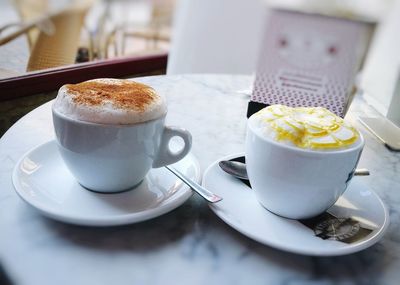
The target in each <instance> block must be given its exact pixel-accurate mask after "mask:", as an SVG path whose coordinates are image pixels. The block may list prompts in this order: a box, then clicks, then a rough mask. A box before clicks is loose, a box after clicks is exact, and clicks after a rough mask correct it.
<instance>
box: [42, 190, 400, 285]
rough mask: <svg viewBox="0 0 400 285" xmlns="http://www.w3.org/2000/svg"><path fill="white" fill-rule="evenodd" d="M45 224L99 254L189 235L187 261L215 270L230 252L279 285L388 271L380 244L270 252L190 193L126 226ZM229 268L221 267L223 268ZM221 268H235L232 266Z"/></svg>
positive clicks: (354, 280) (365, 278) (357, 278)
mask: <svg viewBox="0 0 400 285" xmlns="http://www.w3.org/2000/svg"><path fill="white" fill-rule="evenodd" d="M45 221H46V222H45V223H46V226H47V227H48V228H49V229H50V230H52V231H53V232H55V233H56V234H57V235H58V236H59V238H60V239H64V240H65V241H67V242H70V243H73V244H75V245H78V246H82V247H87V248H91V249H95V250H99V251H105V252H107V251H109V252H116V251H133V252H138V253H146V252H149V251H156V250H157V249H162V248H165V247H166V246H168V245H169V244H173V243H175V242H176V241H179V240H181V239H183V238H187V237H188V236H190V238H189V240H190V243H191V244H190V245H189V246H188V247H187V248H186V249H187V250H186V251H185V252H184V253H183V254H185V256H186V257H187V258H189V259H193V258H197V257H198V258H204V256H208V259H207V262H209V263H213V264H214V265H216V266H221V264H220V263H218V262H217V261H216V260H223V257H224V255H229V258H232V254H235V256H236V260H235V262H234V263H232V264H236V266H237V265H239V264H246V262H245V261H246V259H253V260H254V259H255V260H257V263H258V262H260V263H261V266H265V269H266V270H265V272H264V273H263V272H260V274H265V275H266V278H267V275H268V274H271V270H272V271H273V270H275V269H276V268H279V270H284V271H285V272H288V274H286V275H287V276H284V277H282V278H284V279H285V282H286V283H285V284H300V283H301V282H306V283H307V282H311V281H312V282H317V281H318V282H322V284H337V283H339V284H342V283H343V284H371V285H372V284H381V283H382V280H381V279H380V278H382V275H384V274H385V271H387V270H389V269H390V270H392V269H391V268H390V265H391V264H393V263H394V262H393V259H395V257H394V256H393V254H391V253H390V252H388V249H387V248H385V247H384V246H383V245H382V244H381V243H378V244H376V245H374V246H372V247H370V248H368V249H366V250H363V251H361V252H358V253H355V254H351V255H345V256H339V257H311V256H303V255H298V254H292V253H288V252H284V251H280V250H276V249H274V248H271V247H268V246H265V245H263V244H261V243H258V242H256V241H253V240H252V239H250V238H247V237H246V236H244V235H242V234H240V233H239V232H237V231H235V230H234V229H232V228H230V227H229V226H228V225H226V224H225V223H224V222H223V221H222V220H220V219H219V218H218V217H217V216H216V215H215V214H214V213H213V212H212V211H211V210H210V209H209V208H208V206H207V204H206V203H205V202H204V201H203V200H202V199H201V198H199V197H197V196H196V195H194V196H193V197H192V198H190V199H189V200H188V201H187V202H186V203H184V204H183V205H182V206H180V207H178V208H177V209H175V210H174V211H172V212H170V213H168V214H166V215H163V216H161V217H158V218H155V219H152V220H149V221H146V222H141V223H137V224H133V225H128V226H117V227H104V228H102V227H80V226H73V225H68V224H63V223H59V222H55V221H53V220H50V219H46V220H45ZM218 239H221V240H222V241H224V239H225V240H226V239H229V240H230V242H227V243H226V244H227V246H225V245H224V242H222V246H221V241H219V242H218V243H215V242H216V241H217V240H218ZM232 243H233V244H234V245H235V244H236V246H235V247H234V253H232V252H229V253H228V251H232V247H231V245H232ZM205 252H206V253H205ZM207 254H208V255H207ZM231 261H232V260H231ZM216 262H217V263H216ZM241 262H244V263H241ZM232 264H231V263H229V264H222V266H227V267H229V266H232ZM247 264H252V263H251V262H250V263H247ZM226 270H237V267H234V268H233V267H232V268H226ZM266 280H268V279H266ZM318 282H317V283H318ZM346 282H347V283H346ZM301 284H303V283H301ZM307 284H308V283H307ZM313 284H314V283H313ZM318 284H319V283H318Z"/></svg>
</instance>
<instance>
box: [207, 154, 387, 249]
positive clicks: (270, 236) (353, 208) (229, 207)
mask: <svg viewBox="0 0 400 285" xmlns="http://www.w3.org/2000/svg"><path fill="white" fill-rule="evenodd" d="M239 156H243V154H238V155H231V156H229V157H225V158H223V159H221V160H228V159H232V158H235V157H239ZM218 162H219V161H217V162H215V163H213V164H212V165H211V166H210V167H208V169H207V170H206V171H205V173H204V176H203V185H204V186H205V187H206V188H207V189H209V190H210V191H212V192H214V193H215V194H217V195H219V196H222V197H223V198H224V199H223V200H222V201H221V202H218V203H215V204H210V208H211V210H212V211H214V212H215V214H216V215H217V216H219V217H220V218H221V219H222V220H223V221H225V222H226V223H227V224H228V225H230V226H231V227H233V228H234V229H236V230H237V231H239V232H241V233H242V234H244V235H246V236H248V237H250V238H252V239H254V240H256V241H258V242H260V243H263V244H266V245H269V246H271V247H275V248H277V249H281V250H285V251H289V252H293V253H299V254H305V255H315V256H333V255H344V254H349V253H353V252H357V251H360V250H362V249H365V248H367V247H369V246H371V245H373V244H374V243H376V242H377V241H379V239H381V238H382V236H383V234H384V232H385V230H386V229H387V227H388V224H389V214H388V211H387V209H386V207H385V206H384V204H383V202H382V201H381V199H380V198H379V197H378V196H377V195H376V194H375V193H374V192H373V191H371V190H370V189H368V187H367V186H365V185H364V184H363V183H362V181H361V180H362V179H363V178H362V177H354V178H353V180H352V182H351V184H350V185H349V187H348V189H347V190H346V192H345V194H344V195H343V196H342V197H341V198H340V199H339V200H338V201H337V202H336V204H335V205H334V206H332V207H331V208H330V209H329V210H328V212H329V213H330V214H332V215H334V216H335V217H338V218H342V217H343V218H348V217H351V218H352V219H354V220H356V221H358V222H360V224H361V227H362V228H367V229H370V230H372V231H371V232H369V234H368V235H366V236H363V238H362V239H360V240H358V241H355V242H354V243H345V242H343V241H336V240H329V239H325V240H324V239H322V238H320V237H318V236H316V235H315V234H314V230H313V229H312V228H309V227H307V226H305V225H304V224H302V223H300V222H299V221H296V220H290V219H285V218H282V217H279V216H277V215H275V214H272V213H271V212H269V211H267V210H266V209H265V208H263V207H262V206H261V204H259V203H258V201H257V200H256V198H255V196H254V195H253V192H252V190H251V189H250V188H249V187H248V186H246V185H245V184H244V183H243V182H241V181H240V180H239V179H236V178H234V177H232V176H230V175H229V174H227V173H225V172H224V171H222V170H221V169H220V168H219V166H218ZM310 203H312V201H310ZM366 231H368V230H366Z"/></svg>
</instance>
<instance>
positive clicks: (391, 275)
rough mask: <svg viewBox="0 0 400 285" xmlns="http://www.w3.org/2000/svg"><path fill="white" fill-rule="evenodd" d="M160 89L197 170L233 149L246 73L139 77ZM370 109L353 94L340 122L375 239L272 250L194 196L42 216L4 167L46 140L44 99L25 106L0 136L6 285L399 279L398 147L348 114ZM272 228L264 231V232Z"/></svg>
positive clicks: (0, 255)
mask: <svg viewBox="0 0 400 285" xmlns="http://www.w3.org/2000/svg"><path fill="white" fill-rule="evenodd" d="M140 81H141V82H145V83H149V84H151V85H153V86H155V87H156V89H158V90H159V91H160V92H162V93H163V94H165V96H166V97H167V100H168V104H169V114H168V117H167V122H168V124H171V125H179V126H182V127H184V128H187V129H189V130H190V131H191V133H192V134H193V153H194V154H195V155H196V156H197V157H198V159H199V161H200V165H201V168H202V171H204V170H205V168H206V167H207V166H208V165H209V164H210V163H212V162H213V161H215V160H216V159H218V158H220V157H222V156H226V155H229V154H232V153H239V152H243V150H244V145H243V142H244V135H245V126H246V118H245V114H246V108H247V101H248V96H247V95H245V94H243V93H242V92H238V90H245V89H247V88H248V87H249V86H250V84H251V77H246V76H223V75H218V76H217V75H186V76H174V77H169V78H167V79H166V78H165V77H148V78H141V79H140ZM359 115H370V116H374V115H376V113H375V111H374V109H373V108H372V107H371V106H368V105H367V104H366V103H365V102H364V100H363V98H361V97H357V98H356V99H355V101H354V103H353V104H352V107H351V110H350V113H349V115H348V119H349V120H351V121H353V122H354V123H355V124H356V126H357V127H358V128H359V129H360V130H361V132H362V133H363V134H364V136H365V139H366V147H365V150H364V152H363V155H362V158H361V161H360V165H359V166H360V167H366V168H369V169H370V171H371V176H370V177H365V183H366V184H367V185H368V186H369V187H370V188H371V189H372V190H374V191H375V192H376V193H377V194H378V195H379V196H380V197H381V198H382V199H383V200H384V201H385V202H386V204H387V206H388V208H389V210H390V216H391V224H390V226H389V229H388V231H387V233H386V235H385V236H384V238H383V239H382V240H381V241H380V242H379V243H377V244H376V245H374V246H372V247H371V248H369V249H366V250H364V251H362V252H359V253H356V254H352V255H348V256H342V257H324V258H322V257H321V258H319V257H307V256H301V255H294V254H291V253H286V252H282V251H278V250H275V249H273V248H270V247H268V246H265V245H262V244H259V243H257V242H255V241H253V240H251V239H249V238H247V237H245V236H243V235H241V234H239V233H238V232H236V231H235V230H233V229H231V228H230V227H229V226H228V225H226V224H225V223H223V222H222V221H221V220H220V219H219V218H218V217H217V216H215V215H214V214H213V213H212V212H211V211H210V210H209V208H208V206H207V204H206V203H205V202H204V201H203V200H202V199H201V198H199V197H198V196H197V195H194V196H193V197H192V198H191V199H189V200H188V201H187V202H186V203H185V204H183V205H182V206H181V207H179V208H178V209H176V210H174V211H173V212H170V213H169V214H166V215H164V216H162V217H159V218H156V219H153V220H150V221H147V222H142V223H138V224H134V225H129V226H123V227H112V228H88V227H77V226H72V225H66V224H62V223H59V222H55V221H52V220H49V219H47V218H44V217H43V216H41V215H40V214H38V213H37V212H36V211H35V210H34V209H32V208H30V207H29V206H28V205H26V204H24V202H23V201H22V200H21V199H19V197H18V196H17V195H16V194H15V192H14V190H13V186H12V183H11V172H12V169H13V167H14V165H15V163H16V162H17V160H18V159H19V158H20V157H21V156H22V155H23V153H25V152H26V151H28V150H29V149H31V148H32V147H34V146H36V145H38V144H40V143H43V142H45V141H48V140H50V139H52V138H53V137H54V133H53V131H52V121H51V113H50V104H45V105H43V106H41V107H39V108H38V109H36V110H34V111H33V112H31V113H30V114H28V115H27V116H25V117H24V118H22V119H21V120H20V121H19V122H18V123H17V124H15V125H14V126H13V127H12V128H11V129H10V130H9V131H8V132H7V133H6V134H5V135H4V136H3V137H2V138H1V140H0V262H1V263H2V265H3V267H4V269H5V270H6V272H7V273H8V275H9V276H10V278H11V279H12V280H14V281H15V283H16V284H60V285H61V284H291V285H295V284H296V285H299V284H324V285H325V284H398V283H399V282H400V271H399V270H398V268H400V222H399V221H400V210H399V209H400V192H399V191H400V175H399V169H400V153H394V152H390V151H388V150H387V149H386V148H385V147H384V146H383V145H382V144H381V143H380V142H379V141H378V140H377V139H375V137H373V136H372V135H371V134H370V133H368V132H367V130H366V129H365V128H364V127H363V126H362V125H361V124H360V123H359V122H358V121H357V117H358V116H359ZM271 230H273V229H271Z"/></svg>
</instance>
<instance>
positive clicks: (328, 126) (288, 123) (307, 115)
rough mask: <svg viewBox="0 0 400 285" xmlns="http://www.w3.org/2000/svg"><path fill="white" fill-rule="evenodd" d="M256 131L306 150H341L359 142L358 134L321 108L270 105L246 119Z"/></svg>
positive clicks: (338, 118) (261, 134) (263, 135)
mask: <svg viewBox="0 0 400 285" xmlns="http://www.w3.org/2000/svg"><path fill="white" fill-rule="evenodd" d="M249 124H251V125H252V127H253V129H254V130H255V131H256V133H257V134H258V135H260V136H262V137H265V138H269V139H272V140H275V141H277V142H279V143H282V144H287V145H291V146H295V147H298V148H303V149H309V150H319V151H321V150H322V151H324V150H335V149H345V148H348V147H351V146H353V145H354V144H356V143H357V142H359V136H360V135H359V133H358V131H357V130H356V129H355V128H353V127H352V126H351V125H350V124H348V123H347V122H345V121H344V120H343V119H342V118H340V117H338V116H336V115H335V114H333V113H332V112H330V111H328V110H327V109H325V108H322V107H298V108H291V107H287V106H283V105H271V106H269V107H266V108H264V109H262V110H261V111H259V112H258V113H256V114H255V115H254V116H252V117H251V118H250V120H249Z"/></svg>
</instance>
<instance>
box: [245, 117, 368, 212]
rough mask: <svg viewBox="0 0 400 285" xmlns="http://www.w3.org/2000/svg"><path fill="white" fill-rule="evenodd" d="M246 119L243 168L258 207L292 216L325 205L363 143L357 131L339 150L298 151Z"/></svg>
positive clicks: (349, 173)
mask: <svg viewBox="0 0 400 285" xmlns="http://www.w3.org/2000/svg"><path fill="white" fill-rule="evenodd" d="M253 116H254V115H253ZM251 119H252V118H251V117H250V119H249V121H248V124H247V135H246V149H245V157H246V167H247V173H248V176H249V180H250V184H251V186H252V189H253V190H254V193H255V196H256V197H257V199H258V201H259V202H260V203H261V205H262V206H264V207H265V208H266V209H267V210H269V211H270V212H272V213H274V214H277V215H279V216H282V217H286V218H291V219H305V218H311V217H314V216H317V215H318V214H321V213H323V212H324V211H326V210H327V209H328V208H330V207H331V206H332V205H333V204H334V203H335V202H336V201H337V199H338V198H339V197H340V196H341V195H342V194H343V193H344V191H345V190H346V188H347V185H348V184H349V182H350V180H351V178H352V177H353V174H354V171H355V169H356V166H357V164H358V161H359V158H360V155H361V152H362V149H363V146H364V139H363V137H362V135H361V134H359V138H358V140H357V142H356V143H354V144H353V145H351V146H349V147H347V148H344V149H333V150H321V151H319V150H310V149H302V148H298V147H296V146H291V145H287V144H284V143H281V142H278V141H276V140H274V139H272V138H269V137H267V136H262V135H260V132H259V131H258V130H257V127H256V126H255V124H254V123H253V122H252V120H251Z"/></svg>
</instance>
